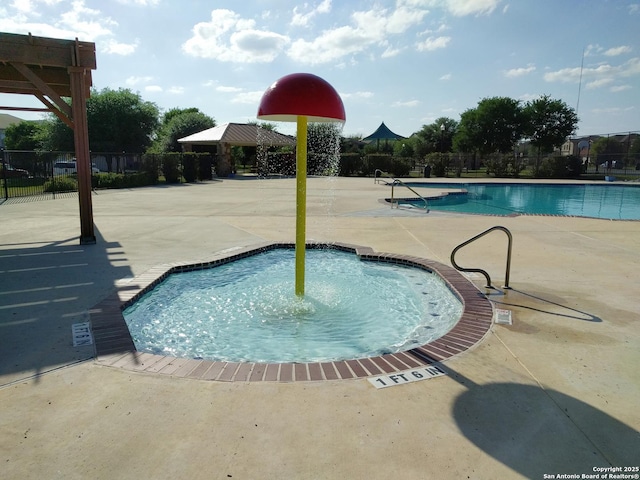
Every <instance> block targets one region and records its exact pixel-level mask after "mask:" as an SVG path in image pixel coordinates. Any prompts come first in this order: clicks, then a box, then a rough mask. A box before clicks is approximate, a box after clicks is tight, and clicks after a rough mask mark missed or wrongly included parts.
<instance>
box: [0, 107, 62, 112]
mask: <svg viewBox="0 0 640 480" xmlns="http://www.w3.org/2000/svg"><path fill="white" fill-rule="evenodd" d="M0 110H10V111H13V110H15V111H18V112H45V113H48V112H50V111H51V109H50V108H36V107H5V106H3V105H0Z"/></svg>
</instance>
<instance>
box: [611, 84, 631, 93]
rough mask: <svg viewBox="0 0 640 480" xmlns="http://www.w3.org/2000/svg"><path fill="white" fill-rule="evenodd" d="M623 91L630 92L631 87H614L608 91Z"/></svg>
mask: <svg viewBox="0 0 640 480" xmlns="http://www.w3.org/2000/svg"><path fill="white" fill-rule="evenodd" d="M625 90H631V85H615V86H613V87H611V88H610V89H609V91H610V92H613V93H618V92H624V91H625Z"/></svg>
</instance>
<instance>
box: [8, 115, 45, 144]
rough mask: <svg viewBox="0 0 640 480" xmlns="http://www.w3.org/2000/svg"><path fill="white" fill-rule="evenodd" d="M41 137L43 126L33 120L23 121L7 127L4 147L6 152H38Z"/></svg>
mask: <svg viewBox="0 0 640 480" xmlns="http://www.w3.org/2000/svg"><path fill="white" fill-rule="evenodd" d="M42 137H43V124H42V122H40V121H35V120H23V121H22V122H20V123H14V124H11V125H9V126H7V129H6V130H5V145H6V147H7V150H39V149H40V146H41V142H42Z"/></svg>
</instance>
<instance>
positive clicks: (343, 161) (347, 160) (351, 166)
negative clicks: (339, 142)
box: [338, 153, 364, 177]
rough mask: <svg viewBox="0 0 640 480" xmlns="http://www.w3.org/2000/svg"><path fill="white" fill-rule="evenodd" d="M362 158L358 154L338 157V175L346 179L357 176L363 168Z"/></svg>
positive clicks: (344, 154) (345, 154)
mask: <svg viewBox="0 0 640 480" xmlns="http://www.w3.org/2000/svg"><path fill="white" fill-rule="evenodd" d="M363 166H364V165H363V161H362V157H361V156H360V154H359V153H343V154H341V155H340V170H339V173H338V175H340V176H341V177H348V176H349V175H353V174H358V173H360V172H361V171H362V168H363Z"/></svg>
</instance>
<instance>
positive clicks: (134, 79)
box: [125, 77, 153, 86]
mask: <svg viewBox="0 0 640 480" xmlns="http://www.w3.org/2000/svg"><path fill="white" fill-rule="evenodd" d="M151 80H153V77H128V78H127V79H126V80H125V83H126V84H127V85H131V86H134V85H138V84H140V83H148V82H150V81H151Z"/></svg>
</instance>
